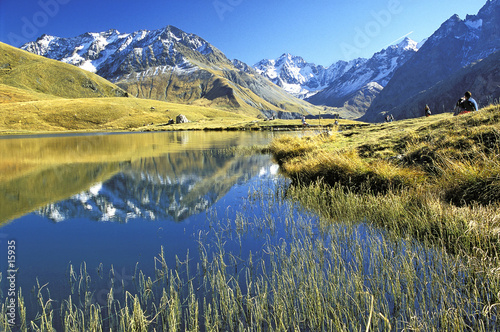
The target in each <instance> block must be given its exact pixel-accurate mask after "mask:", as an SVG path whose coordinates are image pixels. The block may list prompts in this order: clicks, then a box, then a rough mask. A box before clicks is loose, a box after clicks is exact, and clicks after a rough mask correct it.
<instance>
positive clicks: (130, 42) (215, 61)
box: [22, 26, 317, 118]
mask: <svg viewBox="0 0 500 332" xmlns="http://www.w3.org/2000/svg"><path fill="white" fill-rule="evenodd" d="M22 49H24V50H27V51H29V52H32V53H35V54H38V55H42V56H44V57H48V58H51V59H54V60H59V61H62V62H65V63H70V64H73V65H75V66H78V67H80V68H84V69H86V70H89V71H91V72H94V73H96V74H98V75H100V76H102V77H104V78H106V79H107V80H109V81H111V82H113V83H115V84H116V85H118V86H119V87H121V88H123V89H124V90H125V91H127V93H128V94H130V95H131V96H136V97H140V98H148V99H156V100H162V101H169V102H176V103H185V104H193V105H199V106H210V107H216V108H221V109H225V110H227V109H230V110H232V111H234V112H240V113H244V114H246V115H252V116H269V115H279V116H280V117H285V118H286V117H299V116H300V115H301V114H304V113H305V114H307V113H311V112H315V109H316V107H315V106H313V105H311V104H310V103H307V102H305V101H303V100H300V99H298V98H295V97H294V96H291V95H290V94H288V93H286V92H285V91H284V90H282V89H281V88H279V87H277V86H276V85H274V84H272V83H271V82H269V81H268V80H266V79H265V78H264V77H262V76H261V75H258V74H252V73H247V72H245V71H241V70H240V69H238V68H237V67H236V66H235V65H234V64H233V62H232V61H230V60H229V59H228V58H227V57H226V56H225V55H224V54H223V53H222V52H221V51H220V50H218V49H217V48H216V47H214V46H213V45H211V44H210V43H208V42H207V41H205V40H204V39H202V38H200V37H198V36H196V35H194V34H188V33H186V32H184V31H182V30H180V29H177V28H175V27H173V26H167V27H165V28H163V29H158V30H154V31H146V30H141V31H136V32H134V33H130V34H122V33H120V32H118V31H116V30H109V31H106V32H101V33H86V34H83V35H80V36H77V37H73V38H59V37H54V36H49V35H43V36H41V37H40V38H38V39H37V40H36V41H35V42H30V43H27V44H25V45H24V46H23V47H22ZM316 112H317V110H316Z"/></svg>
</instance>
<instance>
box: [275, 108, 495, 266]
mask: <svg viewBox="0 0 500 332" xmlns="http://www.w3.org/2000/svg"><path fill="white" fill-rule="evenodd" d="M499 111H500V106H499V105H490V106H489V107H486V108H484V109H482V110H480V111H478V112H475V113H471V114H467V115H461V116H457V117H453V116H450V115H447V114H443V115H433V116H432V117H430V118H417V119H409V120H402V121H397V122H392V123H387V124H383V125H380V126H378V128H377V127H376V126H370V127H361V128H355V129H352V130H348V131H344V132H337V133H335V135H333V136H330V137H327V136H325V135H318V136H312V137H303V138H298V137H293V138H292V137H284V138H279V139H276V140H275V141H274V142H273V143H272V145H271V148H270V150H271V153H272V155H273V156H274V158H275V160H276V161H277V162H278V164H279V165H280V169H281V171H282V173H283V174H285V175H286V176H288V177H289V178H291V179H292V182H293V187H294V189H293V190H291V192H294V193H295V194H291V195H292V197H294V199H297V200H299V201H301V202H302V204H303V205H304V206H306V207H307V208H311V209H313V210H315V211H317V212H319V213H321V214H322V215H324V216H325V217H326V218H328V219H329V220H331V222H334V223H335V222H345V221H346V220H347V221H348V222H354V223H356V222H358V221H362V220H365V221H367V222H369V223H372V224H376V225H377V226H379V227H382V228H385V229H387V230H389V231H390V232H392V233H394V234H396V236H399V237H403V238H414V239H417V240H419V241H424V242H425V243H429V244H431V245H433V246H436V245H437V246H438V247H441V248H443V249H444V250H446V251H447V252H449V253H453V254H464V255H466V256H467V257H471V258H475V259H479V260H484V262H489V263H490V264H492V266H494V267H495V268H496V267H498V266H500V220H499V219H498V215H499V213H500V160H499V157H498V156H499V155H500V116H499Z"/></svg>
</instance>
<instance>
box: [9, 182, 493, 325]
mask: <svg viewBox="0 0 500 332" xmlns="http://www.w3.org/2000/svg"><path fill="white" fill-rule="evenodd" d="M285 189H286V188H281V189H280V190H278V193H279V195H278V196H276V195H274V194H272V193H268V192H265V191H263V190H262V189H257V191H255V192H250V193H249V199H250V200H252V201H253V203H255V205H254V206H255V208H258V209H260V208H263V207H264V208H265V210H264V216H265V215H269V216H271V217H270V219H269V218H268V217H262V218H261V217H252V214H246V215H243V214H237V218H236V219H233V218H229V219H228V218H226V217H224V216H217V214H212V215H211V216H210V217H209V219H208V220H207V222H208V223H210V228H209V229H208V230H205V231H200V232H199V233H197V234H196V235H195V236H196V239H197V240H198V243H199V250H198V254H193V253H190V252H187V253H186V254H185V256H184V257H183V258H179V257H178V256H175V263H174V264H172V263H170V266H169V263H168V262H169V261H171V258H169V257H167V256H170V257H171V256H172V253H170V254H169V255H167V252H166V251H165V250H164V249H163V248H161V249H160V251H159V254H158V255H157V257H155V258H154V263H155V264H154V265H155V271H154V275H146V274H145V273H144V272H142V271H141V270H139V269H136V271H135V272H134V274H133V277H132V280H133V287H128V288H125V287H122V285H121V284H120V280H119V279H118V278H116V273H115V271H114V268H113V267H111V269H110V270H109V272H108V273H107V272H106V271H102V265H101V266H100V267H99V268H98V271H97V272H93V270H92V269H87V266H86V265H85V264H84V263H82V264H81V265H80V267H79V268H78V267H76V268H75V267H74V266H73V265H70V266H69V268H68V273H67V279H68V284H69V285H70V289H71V294H68V295H67V297H66V298H65V299H64V300H62V302H61V301H60V300H56V299H54V298H52V297H51V294H50V285H46V284H43V281H39V282H37V284H36V285H35V287H34V289H33V292H31V295H30V294H28V293H25V294H21V291H20V295H19V301H20V302H19V303H20V304H21V305H20V307H19V312H20V313H22V312H25V311H26V310H27V309H28V311H29V312H34V313H35V314H33V315H32V316H29V317H27V316H26V315H25V314H20V316H19V317H20V319H19V326H21V327H22V328H21V331H27V330H30V331H31V330H34V331H52V330H53V329H57V331H107V330H111V331H153V330H154V331H199V330H204V331H289V330H293V331H298V330H300V331H303V330H305V331H360V330H362V331H373V330H375V331H387V330H398V331H399V330H426V331H427V330H440V331H456V330H461V331H463V330H474V331H492V330H495V329H497V328H498V323H497V321H496V317H497V315H498V308H497V304H496V301H497V300H498V299H497V295H496V294H497V292H498V291H499V290H500V288H499V283H498V276H497V275H496V273H495V272H494V271H490V270H488V269H487V267H488V266H489V265H488V263H487V262H486V263H485V262H481V261H479V262H476V264H469V263H470V262H469V261H468V259H467V257H466V256H465V257H463V256H461V255H459V254H453V255H451V254H449V253H446V251H442V250H441V246H440V245H431V244H430V243H429V242H425V241H424V242H423V243H418V242H415V241H412V240H411V238H406V239H399V238H397V237H394V236H392V235H391V233H387V232H384V231H380V230H378V229H377V228H376V227H370V226H369V225H367V224H365V223H363V222H362V223H359V220H358V221H357V219H352V220H351V221H348V222H345V223H335V224H332V223H331V221H330V218H319V219H318V218H315V217H312V216H310V215H308V214H307V213H306V214H303V213H300V214H299V213H298V211H297V210H296V209H294V208H291V207H290V206H289V205H288V203H287V202H286V201H283V200H282V199H283V196H280V195H283V194H285V193H287V194H288V195H290V194H293V193H291V192H290V191H289V190H286V191H285ZM323 189H324V188H323ZM318 190H320V189H318ZM339 197H340V195H339ZM351 199H352V198H351ZM346 202H347V201H346V200H344V201H343V203H346ZM358 202H359V201H358ZM399 204H401V205H403V203H402V202H400V203H399ZM353 205H354V204H353ZM393 205H394V204H393ZM366 206H367V204H365V205H363V207H365V208H366ZM351 207H352V206H348V208H351ZM330 208H331V207H330V206H327V207H326V209H327V210H329V209H330ZM361 208H362V207H359V208H358V210H360V209H361ZM394 208H395V210H397V211H399V212H392V213H393V214H394V216H395V215H396V214H397V213H401V211H402V208H399V207H396V206H395V207H394ZM349 210H352V209H349ZM349 218H356V215H354V214H353V215H351V216H349ZM259 229H260V232H259V231H258V230H259ZM273 229H274V230H273ZM259 234H260V235H259ZM255 236H258V237H259V238H260V240H261V241H262V248H263V249H262V251H261V252H257V253H255V252H254V253H252V252H245V251H244V250H243V251H242V250H241V249H240V252H239V253H237V252H234V251H230V249H229V248H230V247H231V246H232V245H234V244H238V243H240V248H244V244H245V242H246V241H250V240H252V241H254V240H255ZM101 278H104V280H106V281H108V283H107V284H110V285H111V287H110V288H108V289H106V290H105V293H106V294H107V295H106V296H105V297H102V298H101V301H96V297H95V295H96V292H97V290H98V289H96V288H95V287H96V285H98V284H99V282H98V283H97V284H96V283H95V281H99V280H100V279H101ZM101 284H102V282H101ZM24 297H30V298H31V297H32V298H33V299H34V300H35V302H34V303H36V308H25V307H24V306H25V303H28V301H26V302H25V301H24V300H23V299H24ZM29 303H33V302H31V301H30V302H29ZM1 307H2V308H1V312H2V315H1V318H0V328H2V329H3V330H5V331H12V330H17V328H15V329H14V328H11V327H10V326H9V325H7V324H6V316H5V313H6V303H5V302H3V304H2V306H1ZM59 317H60V318H59Z"/></svg>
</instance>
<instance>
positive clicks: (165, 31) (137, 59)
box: [22, 26, 229, 81]
mask: <svg viewBox="0 0 500 332" xmlns="http://www.w3.org/2000/svg"><path fill="white" fill-rule="evenodd" d="M186 48H187V49H190V50H193V51H194V52H198V53H199V54H200V55H203V56H207V57H209V56H212V55H213V56H214V57H216V58H218V60H220V61H225V62H229V60H228V59H227V58H225V57H224V56H223V55H222V53H221V52H220V51H218V50H216V49H215V48H214V47H213V46H212V45H210V44H209V43H208V42H206V41H205V40H203V39H202V38H200V37H198V36H196V35H194V34H188V33H186V32H184V31H182V30H180V29H178V28H176V27H173V26H167V27H165V28H162V29H158V30H153V31H149V30H140V31H136V32H133V33H120V32H119V31H117V30H113V29H112V30H108V31H104V32H99V33H95V32H88V33H85V34H82V35H80V36H77V37H73V38H60V37H54V36H49V35H43V36H41V37H40V38H38V39H37V40H36V41H35V42H30V43H27V44H25V45H24V46H22V49H24V50H27V51H29V52H31V53H35V54H38V55H42V56H45V57H48V58H51V59H55V60H59V61H62V62H66V63H69V64H72V65H75V66H78V67H80V68H83V69H86V70H88V71H91V72H95V73H97V74H99V75H101V76H103V77H105V78H107V79H109V80H111V81H116V80H117V79H118V78H120V77H122V75H124V74H129V73H131V72H135V73H141V72H142V71H144V70H146V69H150V68H151V67H164V68H165V67H175V66H176V65H178V64H183V65H184V66H185V64H186V62H187V61H186V57H185V56H184V55H183V54H182V52H181V51H179V49H186ZM214 53H217V54H216V55H214ZM124 63H125V64H127V65H125V64H124ZM193 66H194V65H191V66H188V67H193Z"/></svg>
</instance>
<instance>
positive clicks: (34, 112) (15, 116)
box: [0, 43, 255, 133]
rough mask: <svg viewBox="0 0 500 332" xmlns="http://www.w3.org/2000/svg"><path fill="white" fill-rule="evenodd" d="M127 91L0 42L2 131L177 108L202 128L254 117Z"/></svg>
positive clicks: (141, 116)
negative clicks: (128, 95)
mask: <svg viewBox="0 0 500 332" xmlns="http://www.w3.org/2000/svg"><path fill="white" fill-rule="evenodd" d="M124 96H127V94H126V92H125V91H124V90H122V89H121V88H119V87H118V86H116V85H114V84H112V83H111V82H109V81H107V80H105V79H103V78H101V77H100V76H97V75H95V74H93V73H90V72H87V71H84V70H82V69H79V68H77V67H75V66H72V65H68V64H65V63H62V62H59V61H55V60H50V59H46V58H44V57H41V56H37V55H34V54H31V53H28V52H25V51H22V50H19V49H17V48H14V47H11V46H9V45H6V44H3V43H0V133H17V132H27V133H32V132H45V131H68V130H71V131H103V130H136V129H145V128H147V127H148V126H151V125H164V124H166V123H167V122H168V121H169V120H170V119H175V117H176V116H177V115H179V114H184V115H186V117H187V118H188V120H190V121H192V122H197V123H198V124H199V127H200V128H204V127H205V126H206V127H211V126H214V124H215V123H216V126H217V127H220V126H223V127H224V126H226V125H227V124H233V123H238V122H242V121H252V120H254V118H252V117H246V116H244V115H241V114H235V113H230V112H225V111H223V110H218V109H214V108H208V107H204V106H203V105H196V106H192V105H180V104H176V103H171V102H168V103H167V102H161V101H153V100H146V99H138V98H124ZM207 106H211V105H207ZM244 111H245V110H244ZM243 113H245V112H243ZM254 113H255V112H254Z"/></svg>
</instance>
